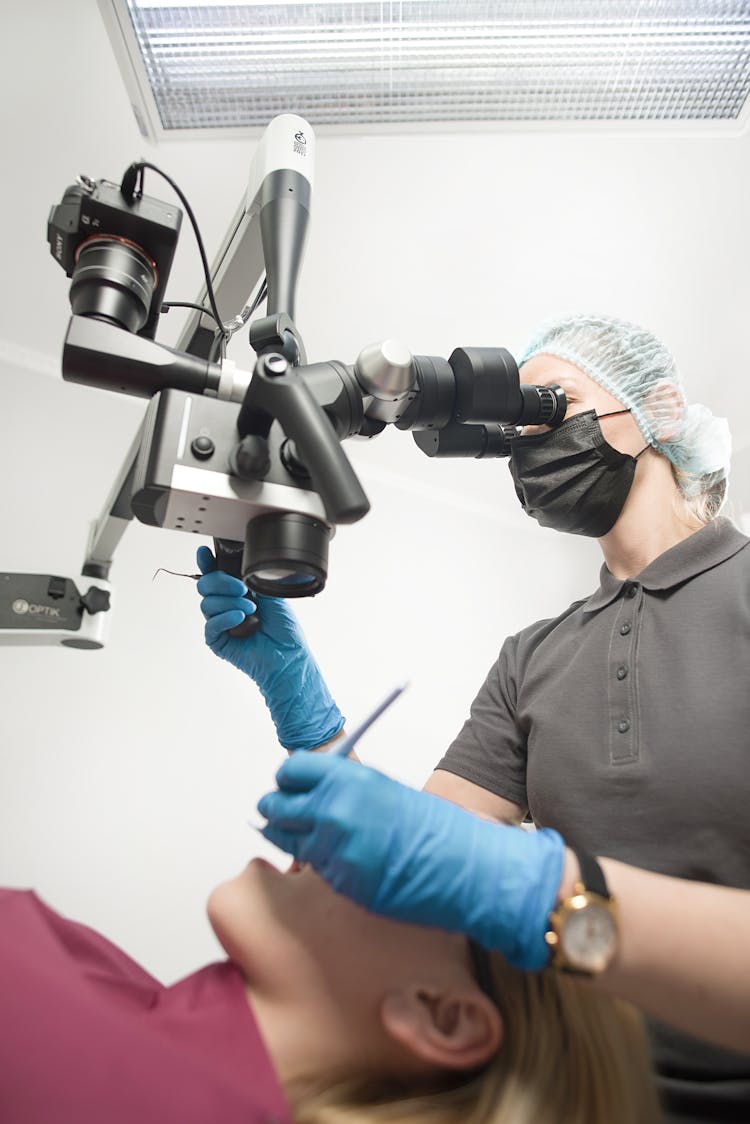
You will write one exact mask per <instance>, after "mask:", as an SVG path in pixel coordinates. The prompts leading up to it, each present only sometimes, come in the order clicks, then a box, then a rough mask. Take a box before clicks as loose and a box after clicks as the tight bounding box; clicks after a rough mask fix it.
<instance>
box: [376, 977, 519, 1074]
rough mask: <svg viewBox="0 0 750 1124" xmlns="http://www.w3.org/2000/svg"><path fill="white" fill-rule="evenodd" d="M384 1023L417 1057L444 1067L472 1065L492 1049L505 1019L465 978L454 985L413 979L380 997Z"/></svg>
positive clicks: (497, 1043)
mask: <svg viewBox="0 0 750 1124" xmlns="http://www.w3.org/2000/svg"><path fill="white" fill-rule="evenodd" d="M380 1017H381V1023H382V1026H383V1029H384V1030H385V1032H386V1034H388V1035H389V1036H390V1037H391V1038H392V1039H393V1040H394V1041H396V1042H399V1043H400V1044H401V1045H402V1046H405V1047H406V1048H407V1049H408V1050H409V1051H410V1052H411V1053H412V1054H413V1055H414V1056H415V1057H417V1058H420V1059H421V1060H422V1061H425V1062H428V1063H430V1064H431V1065H435V1066H441V1067H442V1068H444V1069H456V1070H463V1069H474V1068H476V1067H477V1066H480V1065H483V1064H484V1063H485V1062H487V1061H489V1059H490V1058H491V1057H492V1056H493V1054H495V1053H496V1052H497V1050H498V1048H499V1046H500V1043H501V1042H502V1038H503V1023H502V1018H501V1017H500V1012H499V1011H498V1009H497V1007H496V1006H495V1004H494V1003H493V1002H492V1001H491V1000H490V999H488V998H487V996H486V995H483V994H482V992H481V991H479V989H478V988H476V987H474V986H473V985H471V984H469V983H467V985H466V986H465V987H462V986H461V985H457V986H454V987H453V988H450V989H448V988H439V987H436V986H424V987H420V986H419V985H417V984H415V985H413V986H410V987H405V988H403V989H400V990H398V991H391V992H388V994H387V995H386V996H385V997H384V999H383V1001H382V1004H381V1008H380Z"/></svg>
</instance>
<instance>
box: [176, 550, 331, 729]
mask: <svg viewBox="0 0 750 1124" xmlns="http://www.w3.org/2000/svg"><path fill="white" fill-rule="evenodd" d="M196 559H197V562H198V568H199V570H200V571H201V574H202V575H203V577H201V578H200V579H199V580H198V592H199V593H200V595H201V597H202V599H203V600H202V601H201V612H202V613H203V616H204V617H205V618H206V627H205V637H206V643H207V644H208V646H209V648H210V649H211V651H212V652H215V653H216V655H217V656H219V657H220V659H223V660H227V662H228V663H231V664H232V665H233V666H234V667H236V668H238V669H239V670H240V671H243V672H244V673H245V675H248V676H249V677H250V678H251V679H252V680H253V681H254V682H255V683H257V684H258V687H259V688H260V690H261V694H262V695H263V698H264V699H265V701H266V706H267V707H268V709H269V710H270V712H271V718H272V719H273V723H274V726H275V727H276V733H277V734H278V738H279V741H280V742H281V744H282V745H283V746H284V748H285V749H288V750H297V749H315V747H316V746H319V745H324V744H325V743H326V742H329V741H330V740H331V738H333V737H334V736H335V735H336V734H337V733H338V732H339V730H341V728H342V727H343V725H344V716H343V715H342V713H341V711H340V710H339V708H338V707H337V706H336V703H335V702H334V701H333V698H332V697H331V694H330V691H329V690H328V687H327V686H326V682H325V680H324V679H323V676H322V674H321V671H320V668H319V667H318V665H317V663H316V662H315V659H314V658H313V655H312V653H311V652H310V649H309V648H308V646H307V642H306V640H305V637H304V635H303V632H302V629H301V628H300V625H299V622H298V621H297V618H296V617H295V615H294V613H293V612H292V610H291V608H290V607H289V605H288V604H287V602H286V601H284V600H282V599H280V598H277V597H261V596H259V595H255V594H253V598H254V602H257V609H258V612H259V613H260V622H261V623H260V628H259V629H258V631H257V632H256V633H255V634H254V635H253V636H247V637H244V638H238V637H233V636H230V635H229V632H228V629H230V628H236V626H237V625H239V624H242V622H243V620H244V619H245V617H246V616H247V615H249V614H250V613H253V612H254V611H255V609H256V604H254V602H253V601H250V600H248V599H247V598H246V597H245V594H246V593H247V586H246V585H245V584H244V582H242V581H240V579H239V578H234V577H232V576H231V575H230V574H227V573H225V572H224V571H223V570H217V569H216V559H215V558H214V556H213V554H212V552H211V550H210V548H209V547H207V546H201V547H199V548H198V553H197V556H196Z"/></svg>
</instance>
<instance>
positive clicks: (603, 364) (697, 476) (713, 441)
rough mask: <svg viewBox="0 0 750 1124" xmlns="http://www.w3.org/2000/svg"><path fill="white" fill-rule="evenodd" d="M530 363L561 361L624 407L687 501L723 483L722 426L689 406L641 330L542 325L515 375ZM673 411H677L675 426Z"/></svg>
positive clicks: (660, 352)
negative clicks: (537, 358) (672, 471)
mask: <svg viewBox="0 0 750 1124" xmlns="http://www.w3.org/2000/svg"><path fill="white" fill-rule="evenodd" d="M534 355H556V356H558V357H559V358H560V359H567V360H568V362H570V363H574V364H575V365H576V367H579V368H580V370H582V371H584V372H585V373H586V374H587V375H589V376H590V377H591V378H592V379H594V381H595V382H598V383H599V384H600V385H601V386H603V387H604V389H605V390H608V391H609V393H610V394H612V395H614V397H615V398H617V399H618V401H620V402H622V404H623V406H627V408H628V409H629V410H630V412H631V414H632V416H633V418H634V419H635V421H636V422H637V424H638V426H639V427H640V430H641V432H642V433H643V436H644V437H645V438H646V440H647V441H648V443H649V444H650V445H652V446H653V447H654V449H656V450H657V452H659V453H663V454H664V456H665V457H667V458H668V459H669V460H670V461H671V462H672V464H673V465H675V467H676V468H678V469H679V470H680V472H679V473H678V476H677V479H678V483H679V485H680V488H681V489H682V491H683V493H684V494H685V495H686V496H687V497H692V496H696V495H699V494H700V493H701V492H704V491H706V490H707V489H708V488H709V487H711V486H712V485H714V484H716V483H718V482H719V481H720V480H723V479H726V478H727V477H728V475H729V458H730V455H731V450H732V442H731V436H730V433H729V425H728V424H727V421H726V418H717V417H714V415H713V414H712V413H711V411H710V410H709V409H708V408H707V407H706V406H701V405H699V404H698V403H694V404H693V405H688V402H687V397H686V395H685V390H684V387H683V385H682V379H681V378H680V374H679V372H678V370H677V365H676V363H675V361H674V358H673V356H672V355H671V353H670V352H669V351H668V350H667V348H666V347H665V346H664V344H663V343H661V341H660V340H658V339H657V338H656V336H655V335H653V334H652V333H651V332H649V331H647V330H646V329H645V328H640V327H638V325H637V324H630V323H628V322H627V321H625V320H616V319H613V318H610V317H604V316H571V317H567V318H566V319H564V320H558V321H554V322H551V323H548V324H545V325H543V326H542V327H541V328H540V329H539V331H538V332H537V333H536V335H535V336H534V337H533V339H532V340H531V342H530V343H529V344H528V346H527V347H526V349H525V351H524V352H523V355H522V356H521V357H520V359H519V360H518V365H519V367H520V366H521V364H522V363H525V362H526V361H527V360H529V359H531V358H532V357H533V356H534ZM675 392H676V393H675ZM680 402H681V407H680V405H679V404H680ZM676 406H677V409H678V411H679V410H680V408H681V411H682V416H681V417H678V418H677V419H675V407H676ZM675 420H677V425H676V426H675Z"/></svg>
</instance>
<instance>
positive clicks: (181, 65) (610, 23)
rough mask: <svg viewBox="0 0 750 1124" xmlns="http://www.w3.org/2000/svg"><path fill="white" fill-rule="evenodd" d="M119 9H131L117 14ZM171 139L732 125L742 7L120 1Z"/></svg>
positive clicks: (749, 27)
mask: <svg viewBox="0 0 750 1124" xmlns="http://www.w3.org/2000/svg"><path fill="white" fill-rule="evenodd" d="M110 2H111V3H113V4H115V5H117V6H119V7H120V8H123V7H124V4H125V0H110ZM126 5H127V6H126V12H127V17H128V20H129V23H130V26H131V28H132V33H133V36H134V40H135V41H136V42H137V44H138V48H139V51H140V60H139V61H140V65H141V66H142V67H143V68H145V73H146V76H147V79H148V83H149V85H150V89H151V91H152V94H153V98H154V101H155V104H156V107H157V109H158V114H159V117H160V120H161V125H162V128H163V129H164V130H167V131H170V130H184V129H207V128H245V127H264V126H265V125H266V124H267V122H268V121H269V120H270V118H271V117H273V116H274V115H275V114H276V113H281V112H289V111H293V112H296V113H299V114H301V115H302V116H303V117H305V118H307V119H308V120H309V121H310V122H311V123H312V124H313V125H330V124H333V125H341V124H345V125H347V124H348V125H352V124H386V123H414V122H418V123H419V122H422V123H428V122H441V121H454V122H458V121H467V122H468V121H474V122H483V121H485V122H491V121H572V120H577V121H605V120H607V121H624V120H627V121H645V120H668V121H676V120H679V121H684V120H699V121H705V120H734V119H736V118H737V117H738V116H739V114H740V112H741V110H742V107H743V105H744V103H745V100H746V98H747V94H748V92H749V91H750V4H748V2H747V0H742V2H741V0H609V2H606V3H599V2H592V0H532V2H529V3H521V2H520V0H515V2H510V0H506V2H497V3H486V2H485V3H479V2H474V0H465V2H457V0H436V2H427V0H393V2H377V0H362V2H360V3H356V2H351V0H350V2H348V3H330V2H326V3H324V2H317V3H316V2H308V3H296V4H291V3H282V2H276V3H272V2H266V3H239V2H238V3H221V4H218V3H217V4H210V3H203V4H200V5H199V4H186V3H184V0H183V2H179V3H178V2H172V0H126Z"/></svg>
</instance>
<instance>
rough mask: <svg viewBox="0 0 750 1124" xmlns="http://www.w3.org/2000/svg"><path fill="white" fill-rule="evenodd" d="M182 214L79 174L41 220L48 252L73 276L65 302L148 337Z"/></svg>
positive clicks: (153, 329) (153, 331)
mask: <svg viewBox="0 0 750 1124" xmlns="http://www.w3.org/2000/svg"><path fill="white" fill-rule="evenodd" d="M181 222H182V211H181V210H180V208H179V207H175V206H170V205H169V204H168V203H163V202H161V201H160V200H159V199H152V198H150V197H149V196H148V195H133V196H131V197H130V198H128V197H127V196H126V195H125V194H123V192H122V191H121V189H120V186H119V185H118V184H115V183H110V182H109V181H108V180H104V179H100V180H96V181H95V182H94V181H92V180H89V179H87V178H86V177H83V176H82V177H81V178H80V180H79V182H78V183H74V184H71V186H70V187H68V188H66V190H65V193H64V194H63V198H62V201H61V202H60V203H57V204H56V205H54V206H53V207H52V208H51V210H50V214H49V219H48V221H47V241H48V242H49V247H50V253H51V254H52V257H53V258H54V259H55V261H57V262H58V263H59V264H60V265H61V266H62V268H63V269H64V270H65V273H66V275H67V276H68V277H70V278H71V279H72V283H71V287H70V303H71V307H72V309H73V312H74V313H75V314H77V315H81V316H90V317H93V318H95V319H100V320H106V321H108V322H109V323H112V324H115V325H117V326H118V327H121V328H125V329H126V330H127V331H129V332H135V333H136V334H137V335H140V336H144V337H146V338H148V339H153V338H154V336H155V335H156V326H157V323H158V320H159V313H160V311H161V305H162V301H163V299H164V291H165V289H166V286H167V281H168V279H169V272H170V270H171V268H172V261H173V259H174V253H175V248H176V246H177V238H178V236H179V232H180V224H181Z"/></svg>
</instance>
